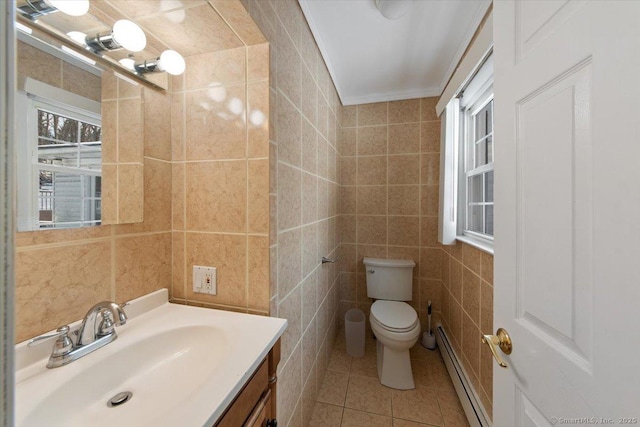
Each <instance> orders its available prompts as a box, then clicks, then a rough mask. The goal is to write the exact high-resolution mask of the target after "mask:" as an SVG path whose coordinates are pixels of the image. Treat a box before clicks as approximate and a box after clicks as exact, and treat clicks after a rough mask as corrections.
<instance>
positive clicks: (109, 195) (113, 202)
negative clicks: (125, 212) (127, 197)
mask: <svg viewBox="0 0 640 427" xmlns="http://www.w3.org/2000/svg"><path fill="white" fill-rule="evenodd" d="M101 190H102V195H101V196H102V202H101V203H102V224H105V225H106V224H117V223H118V165H107V164H103V165H102V188H101ZM21 234H23V233H17V236H20V235H21Z"/></svg>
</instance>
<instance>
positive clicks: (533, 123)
mask: <svg viewBox="0 0 640 427" xmlns="http://www.w3.org/2000/svg"><path fill="white" fill-rule="evenodd" d="M494 60H495V86H494V87H495V135H496V141H498V142H497V143H496V146H495V158H496V163H495V165H496V166H495V175H496V181H495V193H496V194H495V209H496V211H495V224H496V225H495V291H494V292H495V293H494V306H495V315H494V325H495V327H496V328H499V327H502V328H505V329H506V330H507V331H508V333H509V334H510V336H511V340H512V342H513V352H512V353H511V355H510V356H506V355H504V354H503V353H501V352H500V351H498V354H500V355H502V356H503V357H504V359H505V362H506V363H507V365H508V367H507V368H506V369H503V368H500V367H498V365H497V364H494V396H493V414H494V425H495V426H496V427H517V426H548V425H554V424H557V425H563V424H572V425H593V424H607V423H610V424H613V425H623V424H625V423H626V424H629V423H631V424H640V131H639V129H640V2H639V1H620V2H615V1H542V0H536V1H522V2H515V3H514V2H512V1H495V2H494ZM494 332H495V331H494ZM488 350H489V349H488V348H483V349H482V351H488Z"/></svg>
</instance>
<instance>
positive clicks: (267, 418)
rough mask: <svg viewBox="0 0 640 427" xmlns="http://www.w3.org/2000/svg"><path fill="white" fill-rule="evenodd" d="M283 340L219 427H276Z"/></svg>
mask: <svg viewBox="0 0 640 427" xmlns="http://www.w3.org/2000/svg"><path fill="white" fill-rule="evenodd" d="M279 362H280V340H278V341H277V342H276V344H275V345H274V346H273V348H271V350H270V351H269V355H268V356H267V357H265V358H264V360H263V361H262V363H261V364H260V366H259V367H258V369H256V371H255V372H254V373H253V375H252V376H251V379H249V381H247V383H246V384H245V385H244V387H243V388H242V390H240V393H238V395H237V396H236V397H235V399H234V400H233V402H231V404H230V405H229V407H228V408H227V410H226V411H225V412H224V414H222V417H220V419H219V420H218V421H217V422H216V423H215V424H214V426H215V427H239V426H242V427H276V426H277V422H276V421H275V420H276V387H277V382H278V377H277V375H276V370H277V368H278V363H279Z"/></svg>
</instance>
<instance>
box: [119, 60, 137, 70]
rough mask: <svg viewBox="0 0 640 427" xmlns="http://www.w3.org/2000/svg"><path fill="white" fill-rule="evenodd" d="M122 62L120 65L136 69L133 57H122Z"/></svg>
mask: <svg viewBox="0 0 640 427" xmlns="http://www.w3.org/2000/svg"><path fill="white" fill-rule="evenodd" d="M118 62H119V63H120V65H122V66H123V67H124V68H126V69H128V70H134V69H135V68H134V65H135V63H136V61H134V60H133V59H132V58H122V59H121V60H120V61H118Z"/></svg>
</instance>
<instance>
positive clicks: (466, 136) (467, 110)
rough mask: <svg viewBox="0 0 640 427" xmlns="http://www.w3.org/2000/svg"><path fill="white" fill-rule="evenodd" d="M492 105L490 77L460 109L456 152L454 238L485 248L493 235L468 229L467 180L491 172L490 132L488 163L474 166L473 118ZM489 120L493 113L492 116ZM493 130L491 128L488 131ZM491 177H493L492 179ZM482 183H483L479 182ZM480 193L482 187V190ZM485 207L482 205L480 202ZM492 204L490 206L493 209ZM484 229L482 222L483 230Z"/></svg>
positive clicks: (492, 168)
mask: <svg viewBox="0 0 640 427" xmlns="http://www.w3.org/2000/svg"><path fill="white" fill-rule="evenodd" d="M492 101H494V96H493V78H492V77H491V78H490V79H489V80H488V81H487V82H485V84H483V86H482V87H481V89H480V91H479V93H478V94H475V95H474V97H473V98H472V99H471V100H470V101H469V102H468V103H467V104H466V105H467V106H466V107H461V108H460V113H459V114H460V127H461V129H460V138H459V144H460V147H459V152H460V153H461V155H460V158H459V159H458V168H459V175H460V176H459V179H458V199H459V204H458V206H460V207H461V208H462V209H460V210H459V216H458V224H457V227H458V228H457V234H458V236H465V237H467V238H471V239H480V240H483V241H486V243H487V244H493V235H491V234H487V233H481V232H478V231H473V230H470V229H469V228H470V227H469V223H468V221H469V207H470V205H469V203H470V201H469V188H468V184H467V183H468V179H469V178H470V177H472V176H477V175H482V174H484V173H486V172H491V171H494V169H495V168H494V155H493V149H494V146H495V137H494V136H493V130H492V132H491V135H492V138H493V144H492V155H491V162H488V163H486V164H484V165H481V166H477V167H474V166H475V144H476V142H477V141H476V138H475V129H474V124H475V123H474V120H473V117H474V116H475V115H476V114H477V113H479V112H480V111H482V109H483V108H484V107H486V106H487V105H488V104H489V103H490V102H492ZM492 117H493V113H492ZM492 129H493V128H492ZM494 176H495V175H494ZM483 182H484V181H483ZM483 191H484V186H483ZM483 203H486V202H483ZM493 203H494V202H491V205H492V206H493ZM485 225H486V223H485V220H484V218H483V227H484V226H485Z"/></svg>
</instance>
